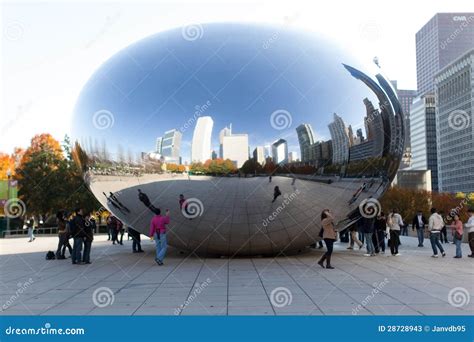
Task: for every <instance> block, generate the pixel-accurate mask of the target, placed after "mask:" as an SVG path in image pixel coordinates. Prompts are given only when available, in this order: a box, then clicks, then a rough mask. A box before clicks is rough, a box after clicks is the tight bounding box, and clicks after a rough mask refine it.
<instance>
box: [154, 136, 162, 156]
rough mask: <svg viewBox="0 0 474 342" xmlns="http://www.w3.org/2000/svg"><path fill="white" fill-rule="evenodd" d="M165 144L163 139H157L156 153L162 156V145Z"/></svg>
mask: <svg viewBox="0 0 474 342" xmlns="http://www.w3.org/2000/svg"><path fill="white" fill-rule="evenodd" d="M162 142H163V137H158V138H156V146H155V152H156V153H159V154H161V143H162Z"/></svg>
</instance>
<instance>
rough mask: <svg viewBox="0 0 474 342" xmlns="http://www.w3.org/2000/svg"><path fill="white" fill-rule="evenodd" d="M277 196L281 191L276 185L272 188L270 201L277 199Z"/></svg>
mask: <svg viewBox="0 0 474 342" xmlns="http://www.w3.org/2000/svg"><path fill="white" fill-rule="evenodd" d="M278 196H281V191H280V188H279V187H278V185H277V186H275V188H274V189H273V201H272V203H273V202H275V201H276V199H277V197H278Z"/></svg>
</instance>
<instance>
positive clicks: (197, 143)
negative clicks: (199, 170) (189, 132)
mask: <svg viewBox="0 0 474 342" xmlns="http://www.w3.org/2000/svg"><path fill="white" fill-rule="evenodd" d="M213 126H214V121H213V120H212V118H211V117H210V116H201V117H199V118H198V119H197V121H196V127H194V134H193V141H192V146H191V161H192V162H201V163H204V162H205V161H206V160H208V159H211V138H212V127H213Z"/></svg>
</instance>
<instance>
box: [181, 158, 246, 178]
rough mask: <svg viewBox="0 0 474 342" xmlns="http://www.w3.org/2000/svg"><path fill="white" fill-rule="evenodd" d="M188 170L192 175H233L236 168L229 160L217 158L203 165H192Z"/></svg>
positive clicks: (199, 163)
mask: <svg viewBox="0 0 474 342" xmlns="http://www.w3.org/2000/svg"><path fill="white" fill-rule="evenodd" d="M189 170H190V171H191V172H192V173H194V174H206V175H226V174H229V173H235V172H236V171H237V168H236V167H235V165H234V163H233V162H232V161H231V160H229V159H225V160H224V159H221V158H217V159H213V160H210V159H208V160H206V162H205V163H204V164H203V163H201V162H198V163H192V164H191V165H190V167H189Z"/></svg>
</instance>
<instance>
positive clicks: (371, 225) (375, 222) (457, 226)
mask: <svg viewBox="0 0 474 342" xmlns="http://www.w3.org/2000/svg"><path fill="white" fill-rule="evenodd" d="M468 215H469V219H468V221H467V223H466V224H464V225H463V223H462V221H461V220H460V218H459V215H458V214H457V213H453V217H452V221H453V222H452V223H451V224H447V223H446V221H445V219H444V218H443V216H442V215H441V214H440V213H439V212H438V211H437V210H436V208H432V209H431V216H430V217H429V219H428V220H426V218H425V217H424V216H423V214H422V212H421V211H419V212H418V213H417V214H416V215H415V217H414V218H413V222H412V229H413V230H415V229H416V230H417V236H418V241H419V244H418V246H419V247H423V240H424V234H425V233H424V230H425V228H427V229H428V232H429V234H430V242H431V247H432V249H433V255H432V257H433V258H437V257H438V250H439V253H441V255H442V256H443V257H444V256H446V252H445V250H444V248H443V246H442V245H441V242H440V241H441V239H440V236H441V235H442V231H443V229H445V230H447V229H451V230H452V232H453V243H454V244H455V245H456V252H455V256H454V258H456V259H459V258H462V249H461V244H462V239H463V236H464V226H465V227H466V228H468V229H469V233H468V241H469V247H470V249H471V254H469V257H471V258H473V257H474V209H473V208H471V209H469V210H468ZM403 226H405V223H404V222H403V219H402V216H401V215H400V214H399V212H398V210H397V209H393V210H392V211H391V212H390V214H389V215H388V216H385V214H384V213H383V212H380V213H379V214H378V215H377V216H376V217H373V218H372V217H364V216H362V217H361V218H360V219H359V221H358V222H357V225H353V226H352V227H351V228H350V229H349V230H350V245H349V247H347V249H354V245H357V246H358V247H359V249H362V247H363V246H364V240H365V245H366V248H367V252H366V253H365V254H364V256H368V257H370V256H375V255H376V254H378V253H380V252H381V253H382V254H383V253H385V239H386V238H387V237H388V241H387V245H388V246H389V247H390V252H391V254H392V255H393V256H399V255H400V253H399V251H398V247H399V246H400V245H401V243H400V231H401V228H402V227H403ZM337 234H338V231H337V229H336V223H335V221H334V215H333V214H332V213H331V211H330V210H329V209H324V210H323V212H322V213H321V231H320V237H322V240H323V241H324V242H325V244H326V249H327V251H326V252H325V253H324V254H323V255H322V257H321V258H320V259H319V261H318V264H319V265H320V266H321V267H323V268H327V269H333V268H334V267H333V266H332V265H331V256H332V252H333V247H334V242H335V241H336V240H337ZM361 240H362V241H361ZM446 242H447V239H446ZM314 246H316V245H314ZM321 247H322V244H321V241H320V248H321ZM324 262H326V264H324Z"/></svg>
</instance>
